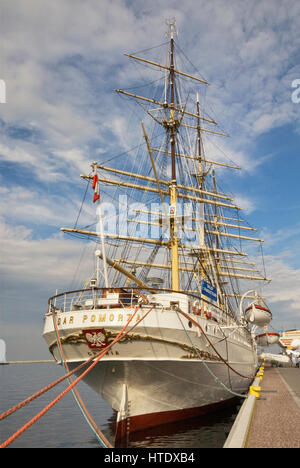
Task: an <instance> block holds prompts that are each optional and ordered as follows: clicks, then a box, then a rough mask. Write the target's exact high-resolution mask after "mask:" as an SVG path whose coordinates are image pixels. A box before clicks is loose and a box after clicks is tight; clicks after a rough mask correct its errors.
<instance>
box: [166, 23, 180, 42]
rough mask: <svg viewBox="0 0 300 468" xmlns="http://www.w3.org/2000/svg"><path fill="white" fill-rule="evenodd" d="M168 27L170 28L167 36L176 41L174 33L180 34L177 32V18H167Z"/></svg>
mask: <svg viewBox="0 0 300 468" xmlns="http://www.w3.org/2000/svg"><path fill="white" fill-rule="evenodd" d="M166 25H167V26H168V28H169V29H168V31H167V33H166V36H167V37H170V38H171V39H174V32H175V33H176V34H178V33H177V30H176V19H175V18H167V19H166Z"/></svg>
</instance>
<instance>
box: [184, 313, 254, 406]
mask: <svg viewBox="0 0 300 468" xmlns="http://www.w3.org/2000/svg"><path fill="white" fill-rule="evenodd" d="M176 312H178V311H177V310H176ZM177 317H178V318H179V320H180V323H181V325H182V328H183V329H184V331H185V334H186V336H187V338H188V340H189V342H190V343H191V345H192V347H193V348H194V350H195V351H196V354H197V355H198V357H199V359H201V361H202V364H204V366H205V367H206V369H207V370H208V372H209V373H210V375H211V376H212V377H213V378H214V380H215V381H216V382H218V383H219V384H220V385H221V386H222V387H223V388H225V390H227V391H228V392H229V393H231V394H232V395H235V396H238V397H240V398H246V395H243V394H241V393H236V392H234V391H233V390H232V389H231V388H228V387H227V386H226V385H225V384H224V383H223V382H222V381H221V380H220V379H219V378H218V377H217V376H216V375H215V374H214V373H213V371H212V370H211V369H210V368H209V366H208V365H207V364H206V362H205V360H204V359H203V358H202V357H201V355H200V354H199V351H198V348H196V347H195V345H194V343H193V342H192V340H191V337H190V336H189V334H188V333H187V331H186V328H185V326H184V324H183V322H182V320H181V318H180V317H179V316H178V313H177Z"/></svg>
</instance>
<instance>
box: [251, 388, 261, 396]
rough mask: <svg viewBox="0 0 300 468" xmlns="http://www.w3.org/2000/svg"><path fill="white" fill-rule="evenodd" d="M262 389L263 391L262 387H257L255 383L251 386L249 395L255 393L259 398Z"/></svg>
mask: <svg viewBox="0 0 300 468" xmlns="http://www.w3.org/2000/svg"><path fill="white" fill-rule="evenodd" d="M260 391H261V387H255V386H254V385H252V386H251V387H250V388H249V395H255V396H256V398H259V392H260Z"/></svg>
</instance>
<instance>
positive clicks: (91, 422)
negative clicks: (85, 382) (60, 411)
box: [52, 312, 112, 448]
mask: <svg viewBox="0 0 300 468" xmlns="http://www.w3.org/2000/svg"><path fill="white" fill-rule="evenodd" d="M52 318H53V325H54V328H55V332H56V339H57V347H58V349H59V353H60V358H61V360H62V361H63V363H64V366H65V369H66V371H67V372H68V373H69V372H70V368H69V366H68V363H67V360H66V357H65V354H64V352H63V347H62V343H61V338H60V335H59V330H58V326H57V320H56V313H55V312H52ZM68 380H69V383H70V384H71V383H72V377H69V378H68ZM72 394H73V397H74V400H75V401H76V403H77V405H78V407H79V409H80V411H81V413H82V415H83V417H84V418H85V420H86V422H87V423H88V425H89V427H90V428H91V430H92V432H93V433H94V435H95V437H96V438H97V439H98V441H99V442H100V444H101V445H102V446H103V447H104V448H112V445H111V443H110V442H109V441H108V439H107V438H106V437H105V436H104V434H103V433H102V431H100V429H99V427H98V426H97V424H96V423H95V421H94V419H93V418H92V416H91V414H90V412H89V411H88V409H87V407H86V405H85V404H84V402H83V400H82V398H81V396H80V395H79V392H78V390H77V388H76V387H75V388H73V389H72Z"/></svg>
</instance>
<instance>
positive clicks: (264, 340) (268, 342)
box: [255, 332, 280, 346]
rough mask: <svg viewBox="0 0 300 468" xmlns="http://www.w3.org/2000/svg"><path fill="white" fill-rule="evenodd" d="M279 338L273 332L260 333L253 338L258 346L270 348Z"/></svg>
mask: <svg viewBox="0 0 300 468" xmlns="http://www.w3.org/2000/svg"><path fill="white" fill-rule="evenodd" d="M279 338H280V334H279V333H275V332H268V333H261V334H260V335H257V336H256V337H255V339H256V343H257V344H258V346H272V345H274V344H276V343H278V341H279Z"/></svg>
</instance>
